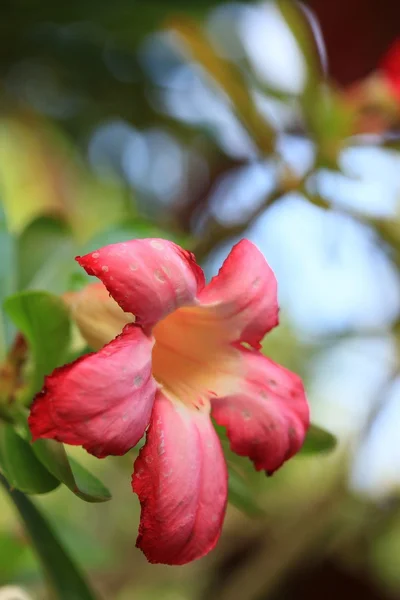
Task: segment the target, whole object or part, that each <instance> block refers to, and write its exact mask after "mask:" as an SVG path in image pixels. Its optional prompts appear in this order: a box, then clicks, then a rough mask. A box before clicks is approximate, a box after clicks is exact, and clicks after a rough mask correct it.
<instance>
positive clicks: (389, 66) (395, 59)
mask: <svg viewBox="0 0 400 600" xmlns="http://www.w3.org/2000/svg"><path fill="white" fill-rule="evenodd" d="M379 70H380V72H381V73H382V75H383V76H384V78H385V81H386V82H387V84H388V85H389V87H390V90H391V92H392V94H393V95H394V97H395V98H396V100H398V101H400V38H397V39H396V40H395V41H394V42H393V44H392V45H391V46H390V48H389V50H388V51H387V52H386V54H385V55H384V56H383V58H382V60H381V62H380V65H379Z"/></svg>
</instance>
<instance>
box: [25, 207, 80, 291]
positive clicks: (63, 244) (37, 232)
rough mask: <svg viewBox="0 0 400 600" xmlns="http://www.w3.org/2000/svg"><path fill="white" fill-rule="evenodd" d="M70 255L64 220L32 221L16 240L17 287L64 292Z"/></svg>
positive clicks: (66, 227) (73, 252) (71, 247)
mask: <svg viewBox="0 0 400 600" xmlns="http://www.w3.org/2000/svg"><path fill="white" fill-rule="evenodd" d="M74 255H75V251H74V244H73V241H72V238H71V231H70V229H69V228H68V226H67V225H66V224H65V223H63V222H62V221H60V220H57V219H54V218H50V217H39V218H37V219H36V220H34V221H32V222H31V223H30V224H29V225H28V226H27V227H26V228H25V229H24V231H23V232H22V233H21V235H20V237H19V240H18V270H17V273H18V276H19V285H18V287H19V289H25V288H28V287H29V288H32V289H42V290H46V291H48V292H52V293H54V294H60V293H62V292H65V291H66V289H68V281H69V275H70V272H71V269H72V266H73V259H74Z"/></svg>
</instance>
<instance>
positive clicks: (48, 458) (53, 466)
mask: <svg viewBox="0 0 400 600" xmlns="http://www.w3.org/2000/svg"><path fill="white" fill-rule="evenodd" d="M32 448H33V451H34V453H35V454H36V456H37V458H38V459H39V460H40V461H41V462H42V463H43V465H44V466H45V467H46V468H47V469H48V471H50V473H52V474H53V475H54V477H56V478H57V479H59V480H60V481H62V482H63V483H64V484H65V485H66V486H67V487H68V488H69V489H70V490H71V491H72V492H73V493H74V494H76V495H77V496H79V498H81V499H82V500H85V501H86V502H106V501H107V500H110V498H111V494H110V492H109V490H108V489H107V488H106V487H105V486H104V485H103V484H102V483H101V481H99V480H98V479H97V477H95V476H94V475H92V473H90V472H89V471H87V470H86V469H85V468H84V467H82V465H80V464H79V463H78V462H76V461H75V460H74V459H73V458H71V457H69V456H68V455H67V453H66V452H65V450H64V446H63V445H62V444H60V443H59V442H55V441H53V440H38V441H37V442H35V443H34V444H32Z"/></svg>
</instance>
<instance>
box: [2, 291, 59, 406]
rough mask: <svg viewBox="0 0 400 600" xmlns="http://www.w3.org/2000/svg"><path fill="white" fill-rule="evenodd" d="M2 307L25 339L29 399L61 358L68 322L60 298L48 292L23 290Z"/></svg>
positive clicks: (6, 301) (8, 299)
mask: <svg viewBox="0 0 400 600" xmlns="http://www.w3.org/2000/svg"><path fill="white" fill-rule="evenodd" d="M4 309H5V311H6V312H7V314H8V315H9V316H10V317H11V319H12V321H13V322H14V323H15V325H16V326H17V327H18V329H19V330H20V331H21V332H22V333H23V335H24V336H25V338H26V339H27V341H28V344H29V347H30V350H31V352H32V356H33V361H34V370H33V375H32V381H31V385H30V388H29V396H30V399H31V398H32V396H33V395H34V394H35V393H36V392H37V391H38V390H40V388H41V387H42V385H43V378H44V376H45V375H48V374H49V373H51V372H52V371H53V369H54V368H55V367H57V366H59V365H60V364H62V363H63V362H64V361H63V359H64V358H65V356H66V353H67V351H68V344H69V339H70V321H69V315H68V312H67V309H66V307H65V305H64V303H63V302H62V300H61V299H60V298H58V297H57V296H53V295H51V294H48V293H47V292H38V291H26V292H20V293H19V294H15V295H14V296H10V297H9V298H7V299H6V300H5V302H4Z"/></svg>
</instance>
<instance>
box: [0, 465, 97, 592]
mask: <svg viewBox="0 0 400 600" xmlns="http://www.w3.org/2000/svg"><path fill="white" fill-rule="evenodd" d="M0 481H1V483H2V484H3V486H4V487H5V489H6V490H7V492H8V494H9V495H10V497H11V499H12V501H13V502H14V504H15V506H16V508H17V510H18V512H19V514H20V516H21V518H22V519H23V521H24V523H25V527H26V529H27V532H28V534H29V536H30V538H31V540H32V543H33V545H34V547H35V549H36V552H37V554H38V556H39V558H40V560H41V562H42V564H43V567H44V569H45V571H46V574H47V576H48V579H49V581H50V583H51V585H52V587H53V588H54V591H55V592H56V594H57V598H58V599H59V600H95V598H96V596H95V594H94V592H92V591H91V589H90V587H89V585H88V583H87V582H86V581H85V579H84V577H83V575H82V573H81V572H80V570H79V569H78V567H77V566H76V565H75V563H74V561H73V560H72V559H71V557H70V556H69V555H68V553H67V552H66V551H65V550H64V548H63V547H62V546H61V544H60V542H59V540H58V539H57V537H56V535H55V534H54V533H53V531H52V529H51V527H50V525H49V523H48V522H47V521H46V519H45V518H44V517H43V516H42V514H41V513H40V511H39V510H38V508H37V507H36V506H35V504H33V502H32V501H31V500H29V499H28V498H27V497H26V496H25V495H24V494H22V493H21V492H19V491H17V490H11V489H10V486H9V485H8V484H7V481H6V480H5V479H4V478H3V477H1V476H0Z"/></svg>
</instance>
